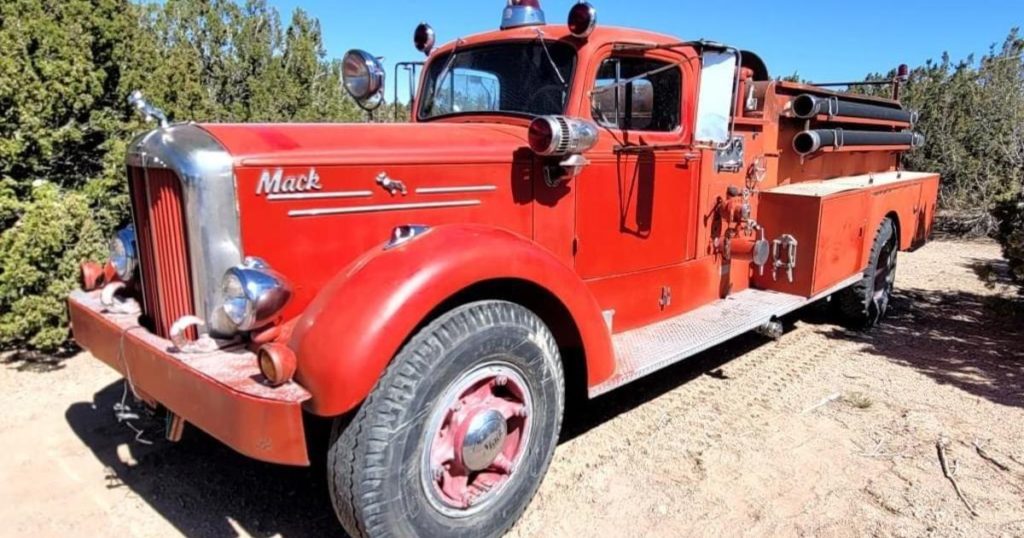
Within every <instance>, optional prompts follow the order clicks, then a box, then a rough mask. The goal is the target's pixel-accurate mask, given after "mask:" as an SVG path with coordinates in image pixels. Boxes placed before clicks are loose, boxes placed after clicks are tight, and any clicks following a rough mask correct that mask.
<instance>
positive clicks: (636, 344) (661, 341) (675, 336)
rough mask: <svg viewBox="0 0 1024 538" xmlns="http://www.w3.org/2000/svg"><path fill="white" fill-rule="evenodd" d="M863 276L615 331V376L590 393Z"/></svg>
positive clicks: (750, 293)
mask: <svg viewBox="0 0 1024 538" xmlns="http://www.w3.org/2000/svg"><path fill="white" fill-rule="evenodd" d="M861 276H862V275H860V274H857V275H854V276H852V277H850V278H849V279H846V280H844V281H842V282H840V283H839V284H837V285H836V286H833V287H831V288H829V289H828V290H826V291H824V292H822V293H820V294H818V295H815V296H814V297H810V298H807V297H802V296H799V295H791V294H788V293H780V292H775V291H765V290H756V289H748V290H744V291H741V292H739V293H736V294H735V295H730V296H729V297H727V298H725V299H721V300H718V301H716V302H714V303H711V304H709V305H706V306H702V307H700V308H698V309H696V310H692V311H690V312H687V313H685V314H681V315H679V316H676V317H674V318H669V319H667V320H665V321H661V322H658V323H654V324H651V325H648V326H645V327H640V328H638V329H633V330H630V331H626V332H622V333H619V334H616V335H613V336H612V345H613V346H614V347H615V357H616V368H615V374H614V375H613V376H612V377H611V378H609V379H608V380H607V381H604V382H603V383H601V384H599V385H596V386H594V387H591V388H590V390H589V393H590V397H591V398H595V397H597V396H600V395H602V394H604V393H606V392H608V391H611V390H613V389H616V388H618V387H621V386H622V385H625V384H627V383H629V382H631V381H635V380H636V379H639V378H641V377H644V376H646V375H648V374H651V373H653V372H656V371H658V370H661V369H662V368H665V367H667V366H671V365H672V364H675V363H677V362H679V361H681V360H683V359H686V358H689V357H692V356H694V355H696V354H698V353H700V352H702V351H705V350H707V349H710V348H712V347H714V346H716V345H718V344H721V343H723V342H725V341H727V340H730V339H732V338H735V337H737V336H740V335H741V334H743V333H746V332H749V331H752V330H756V329H759V328H762V327H765V326H766V325H767V324H769V323H770V322H772V321H773V320H774V319H775V318H777V317H780V316H783V315H785V314H788V313H790V312H792V311H794V310H797V309H799V308H800V307H803V306H805V305H808V304H810V303H812V302H814V301H816V300H818V299H821V298H823V297H827V296H828V295H831V294H832V293H835V292H836V291H839V290H841V289H843V288H845V287H847V286H850V285H852V284H854V283H855V282H857V281H858V280H860V279H861Z"/></svg>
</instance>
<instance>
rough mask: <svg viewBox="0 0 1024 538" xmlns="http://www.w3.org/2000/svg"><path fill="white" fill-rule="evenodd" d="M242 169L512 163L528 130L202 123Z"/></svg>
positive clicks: (467, 125)
mask: <svg viewBox="0 0 1024 538" xmlns="http://www.w3.org/2000/svg"><path fill="white" fill-rule="evenodd" d="M200 127H202V128H203V129H205V130H206V131H207V132H209V133H210V134H211V135H213V137H215V138H216V139H217V140H218V141H219V142H220V143H221V145H223V146H224V148H225V149H226V150H227V151H228V153H229V154H230V155H231V156H232V158H233V159H234V161H235V164H236V165H237V166H298V165H321V166H324V165H345V164H357V163H359V164H369V163H394V164H406V163H438V162H459V163H465V162H478V163H479V162H508V161H510V160H511V159H512V154H513V152H515V151H516V150H517V149H519V148H522V147H525V146H527V137H526V135H527V130H526V128H525V127H518V126H514V125H496V124H477V123H394V124H382V123H371V124H357V123H353V124H201V125H200Z"/></svg>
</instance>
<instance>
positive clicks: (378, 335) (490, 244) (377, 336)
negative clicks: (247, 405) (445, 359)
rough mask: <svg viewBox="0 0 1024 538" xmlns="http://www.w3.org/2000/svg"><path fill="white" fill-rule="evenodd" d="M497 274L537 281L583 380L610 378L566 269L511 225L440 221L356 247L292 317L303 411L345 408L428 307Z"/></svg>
mask: <svg viewBox="0 0 1024 538" xmlns="http://www.w3.org/2000/svg"><path fill="white" fill-rule="evenodd" d="M505 278H512V279H520V280H525V281H528V282H531V283H533V284H535V285H538V286H540V287H542V288H544V289H546V290H548V291H549V292H551V294H552V295H554V296H555V297H557V298H558V299H559V300H560V301H561V302H562V304H563V305H564V306H565V307H566V309H567V310H568V312H569V313H570V314H571V315H572V317H573V320H574V322H575V324H576V328H577V329H578V331H579V333H580V338H581V340H582V342H583V348H584V353H585V354H586V360H587V382H588V385H590V386H593V385H596V384H597V383H600V382H601V381H603V380H605V379H607V378H608V377H610V376H611V375H612V373H613V372H614V369H615V364H614V357H613V353H612V345H611V338H610V336H609V334H608V330H607V327H606V326H605V323H604V318H603V316H602V314H601V308H600V306H599V305H598V303H597V301H596V300H595V299H594V297H593V295H592V294H591V293H590V291H589V290H588V289H587V287H586V285H585V284H584V283H583V281H582V280H580V278H579V276H578V275H577V274H576V273H575V272H574V271H573V270H572V269H571V268H569V267H566V266H565V265H564V264H563V263H562V262H560V261H558V260H557V259H556V258H555V257H554V256H553V255H552V254H551V253H549V252H548V251H546V250H544V249H543V248H541V247H539V246H538V245H536V244H535V243H533V242H531V241H530V240H528V239H526V238H524V237H521V236H519V235H516V234H514V233H512V232H509V231H506V230H501V229H497V228H490V227H486V226H480V225H446V226H438V227H436V228H434V229H431V230H430V231H428V232H426V233H425V234H423V235H422V236H420V237H417V238H416V239H414V240H412V241H410V242H408V243H406V244H404V245H401V246H399V247H397V248H394V249H390V250H384V249H383V247H379V248H376V249H374V250H372V251H370V252H368V253H366V254H365V255H363V256H362V257H361V258H359V259H358V260H356V261H355V262H353V263H352V264H351V265H350V266H349V267H347V268H346V269H345V270H344V271H342V272H341V273H340V274H339V275H338V276H336V277H335V278H334V279H333V280H331V282H330V283H329V284H328V285H327V286H326V287H325V288H324V289H323V290H321V292H320V293H319V294H318V295H317V297H316V299H314V301H313V302H312V303H311V304H310V306H309V308H307V310H306V311H305V313H303V315H302V316H301V317H300V318H299V320H298V322H297V324H296V327H295V331H294V333H293V334H292V338H291V341H290V346H291V347H292V349H294V350H295V351H296V353H297V355H298V362H299V368H298V372H297V374H296V380H298V381H299V383H301V384H302V385H303V386H304V387H305V388H306V389H307V390H309V391H310V393H311V394H312V395H313V398H312V399H311V400H310V401H309V402H308V403H307V409H308V410H309V411H311V412H312V413H315V414H317V415H321V416H336V415H339V414H342V413H345V412H347V411H349V410H351V409H353V408H355V407H356V406H357V405H359V403H360V402H362V401H363V399H364V398H366V396H367V395H368V394H369V393H370V391H371V390H372V389H373V387H374V385H375V384H376V383H377V379H378V378H379V377H380V375H381V372H383V370H384V368H386V367H387V365H388V363H389V362H390V361H391V358H392V357H394V356H395V354H396V353H398V351H399V349H400V348H401V346H402V345H403V344H404V343H405V341H406V340H407V339H408V338H409V337H410V336H411V334H412V332H413V331H415V330H416V328H417V327H418V326H419V325H420V324H421V323H422V322H423V321H424V319H425V318H426V317H427V316H428V315H429V314H430V312H431V311H432V310H433V309H434V308H436V307H437V306H438V305H440V304H441V303H443V302H444V301H445V300H446V299H448V298H450V297H452V296H454V295H455V294H457V293H458V292H460V291H462V290H464V289H466V288H468V287H470V286H472V285H474V284H477V283H480V282H485V281H489V280H494V279H505Z"/></svg>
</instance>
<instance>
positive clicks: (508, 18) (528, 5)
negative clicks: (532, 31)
mask: <svg viewBox="0 0 1024 538" xmlns="http://www.w3.org/2000/svg"><path fill="white" fill-rule="evenodd" d="M544 24H546V21H545V20H544V10H542V9H541V8H540V0H508V5H507V6H505V11H504V12H502V14H501V29H502V30H508V29H510V28H519V27H521V26H543V25H544Z"/></svg>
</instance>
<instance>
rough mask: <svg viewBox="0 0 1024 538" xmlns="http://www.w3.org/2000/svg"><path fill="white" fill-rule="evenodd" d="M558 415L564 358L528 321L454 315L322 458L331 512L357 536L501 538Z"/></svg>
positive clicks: (486, 312)
mask: <svg viewBox="0 0 1024 538" xmlns="http://www.w3.org/2000/svg"><path fill="white" fill-rule="evenodd" d="M563 408H564V377H563V372H562V364H561V358H560V356H559V352H558V348H557V346H556V344H555V339H554V337H553V336H552V335H551V332H550V330H548V328H547V327H546V326H545V325H544V323H543V322H542V321H541V320H540V318H538V317H537V316H536V315H535V314H533V313H532V312H530V311H529V310H527V309H526V308H523V307H522V306H519V305H516V304H513V303H508V302H503V301H482V302H477V303H471V304H468V305H464V306H461V307H459V308H456V309H454V310H452V311H450V312H448V313H446V314H444V315H442V316H441V317H440V318H438V319H437V320H435V321H434V322H432V323H431V324H429V325H427V326H426V327H425V328H423V329H422V330H421V331H420V332H419V333H417V334H416V335H415V336H414V337H413V338H412V340H410V341H409V343H408V344H406V346H405V347H404V348H402V350H401V351H400V352H399V353H398V355H397V356H395V359H394V360H393V361H392V363H391V365H390V366H389V367H388V369H387V370H386V371H385V373H384V374H383V376H382V377H381V379H380V381H379V382H378V383H377V386H376V387H375V388H374V390H373V392H372V393H371V394H370V395H369V397H367V399H366V401H365V402H364V403H363V405H362V406H361V407H360V409H359V410H358V411H357V412H356V413H355V415H354V416H353V417H352V419H351V421H350V422H347V423H346V422H343V421H341V420H339V421H336V423H335V426H334V431H333V433H332V436H331V446H330V449H329V452H328V464H327V469H328V471H327V472H328V479H329V480H328V483H329V486H330V494H331V500H332V502H333V504H334V509H335V512H336V513H337V515H338V518H339V519H340V520H341V523H342V525H343V526H344V527H345V530H346V531H348V532H349V534H351V535H352V536H354V537H376V536H473V537H476V536H500V535H502V534H504V533H505V532H506V531H507V530H508V529H509V528H511V527H512V525H513V524H514V523H515V522H516V520H517V519H518V518H519V516H520V515H522V513H523V511H524V510H525V509H526V506H527V505H528V504H529V502H530V500H531V499H532V498H533V496H534V494H535V493H536V491H537V488H538V487H539V486H540V481H541V478H542V477H543V476H544V474H545V472H546V471H547V468H548V465H549V464H550V462H551V457H552V455H553V453H554V449H555V445H556V444H557V440H558V435H559V431H560V429H561V423H562V412H563Z"/></svg>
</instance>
